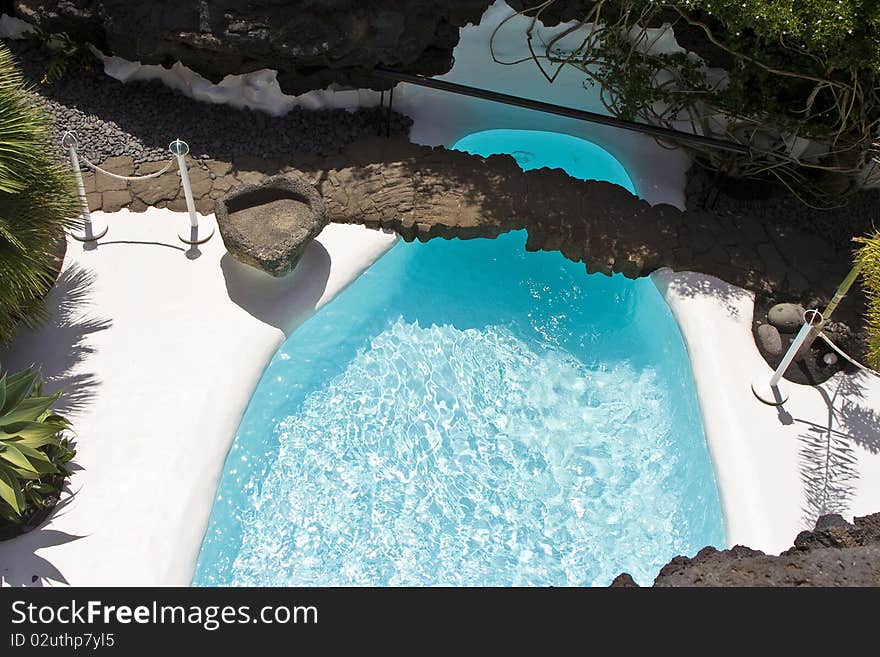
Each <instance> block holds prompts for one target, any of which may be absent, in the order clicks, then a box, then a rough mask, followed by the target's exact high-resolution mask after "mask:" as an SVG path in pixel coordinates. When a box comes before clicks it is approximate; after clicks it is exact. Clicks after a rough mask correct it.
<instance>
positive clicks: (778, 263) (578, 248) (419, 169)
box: [288, 138, 849, 295]
mask: <svg viewBox="0 0 880 657" xmlns="http://www.w3.org/2000/svg"><path fill="white" fill-rule="evenodd" d="M288 170H296V171H298V172H299V173H301V174H302V175H304V176H307V177H309V178H311V179H312V180H313V181H314V182H315V184H316V185H317V186H318V187H319V189H320V191H321V193H322V194H323V196H324V199H325V202H326V204H327V210H328V212H329V214H330V217H331V221H335V222H342V223H361V224H365V225H367V226H372V227H376V228H389V229H393V230H395V231H396V232H398V233H399V234H400V235H401V236H402V237H403V239H405V240H414V239H418V240H422V241H425V240H429V239H432V238H436V237H442V238H453V237H457V238H461V239H470V238H476V237H495V236H497V235H498V234H500V233H504V232H507V231H510V230H518V229H525V230H527V231H528V235H529V238H528V243H527V246H526V248H527V249H529V250H535V251H538V250H556V251H560V252H561V253H562V254H563V255H565V256H566V257H567V258H569V259H570V260H573V261H578V262H583V263H585V265H586V269H587V272H589V273H594V272H602V273H604V274H611V273H615V272H619V273H622V274H623V275H625V276H627V277H629V278H636V277H639V276H645V275H648V274H650V273H651V272H652V271H654V270H655V269H658V268H660V267H671V268H672V269H675V270H692V271H699V272H703V273H707V274H712V275H715V276H718V277H719V278H722V279H724V280H726V281H728V282H730V283H734V284H736V285H740V286H742V287H745V288H747V289H752V290H755V291H769V290H771V289H772V290H775V291H777V292H780V291H786V292H789V293H791V294H794V295H800V294H803V293H806V292H808V291H812V292H814V293H817V292H821V291H824V287H826V286H833V282H828V283H827V285H826V281H825V280H811V276H810V273H811V272H815V271H818V272H823V278H824V277H829V278H830V281H834V280H835V275H836V272H840V273H841V275H843V274H845V272H846V270H847V269H848V262H849V254H840V253H836V252H835V250H834V249H831V248H829V247H828V245H827V244H826V243H825V242H823V241H822V240H821V239H819V238H818V237H816V236H813V235H811V234H808V233H806V232H800V231H797V230H796V229H792V228H791V227H790V226H782V225H776V224H772V223H769V222H767V221H762V220H759V219H754V218H744V217H740V216H719V215H716V214H713V213H710V212H701V211H686V212H682V211H681V210H679V209H677V208H675V207H672V206H669V205H655V206H651V205H650V204H648V203H647V202H645V201H642V200H641V199H639V198H637V197H635V196H633V195H632V194H631V193H630V192H628V191H627V190H625V189H624V188H622V187H619V186H617V185H613V184H611V183H606V182H599V181H584V180H579V179H575V178H572V177H570V176H569V175H567V174H566V173H565V172H563V171H562V170H559V169H552V170H551V169H540V170H534V171H522V170H521V169H520V168H519V167H518V166H517V164H516V162H515V161H514V160H513V158H512V157H510V156H507V155H494V156H491V157H488V158H482V157H479V156H474V155H469V154H466V153H462V152H458V151H451V150H448V149H445V148H431V147H427V146H418V145H415V144H412V143H409V142H408V141H406V140H404V139H395V138H392V139H384V138H375V139H364V140H361V141H359V142H356V143H355V144H352V145H351V146H349V147H348V148H347V149H346V150H345V151H343V152H342V153H340V154H338V155H334V156H330V157H327V158H309V159H308V160H302V161H300V162H291V163H290V165H289V166H288Z"/></svg>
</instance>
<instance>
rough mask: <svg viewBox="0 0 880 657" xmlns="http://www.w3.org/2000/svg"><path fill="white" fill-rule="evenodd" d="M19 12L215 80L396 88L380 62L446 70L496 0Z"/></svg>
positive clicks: (65, 6)
mask: <svg viewBox="0 0 880 657" xmlns="http://www.w3.org/2000/svg"><path fill="white" fill-rule="evenodd" d="M13 4H14V7H15V13H16V14H17V15H18V16H19V17H20V18H23V19H24V20H27V21H29V22H31V23H34V24H36V25H38V26H40V27H42V28H43V29H45V30H47V31H49V32H65V33H67V34H68V35H69V36H71V37H72V38H74V39H75V40H77V41H81V42H90V43H92V44H94V45H95V46H97V47H98V48H100V49H101V50H102V51H104V52H105V53H107V54H113V55H118V56H119V57H123V58H125V59H128V60H131V61H140V62H141V63H142V64H162V65H166V66H170V65H172V64H173V63H174V62H176V61H180V62H182V63H183V64H185V65H186V66H188V67H189V68H191V69H193V70H195V71H197V72H198V73H200V74H201V75H203V76H204V77H206V78H208V79H209V80H211V81H213V82H219V81H220V80H221V79H222V78H223V76H224V75H228V74H240V73H250V72H252V71H255V70H259V69H264V68H270V69H275V70H277V71H278V72H279V73H278V81H279V83H280V85H281V88H282V90H283V91H285V92H286V93H289V94H299V93H303V92H306V91H310V90H312V89H323V88H325V87H327V86H328V85H329V84H331V83H337V84H341V85H346V86H353V87H362V88H367V87H372V88H374V89H381V88H387V87H388V86H389V83H388V82H387V81H386V82H382V81H380V80H377V79H376V78H374V77H373V76H371V75H370V70H372V69H373V68H375V67H377V66H383V67H389V68H394V69H397V70H400V71H404V72H408V73H419V74H422V75H438V74H441V73H446V72H448V71H449V69H450V68H452V61H453V60H452V50H453V49H454V48H455V46H456V44H458V35H459V28H460V27H462V26H463V25H466V24H467V23H469V22H479V20H480V16H481V15H482V14H483V11H484V10H485V9H486V8H487V7H488V6H489V4H491V3H490V0H408V1H407V2H396V1H395V0H374V1H373V2H362V1H361V0H289V1H287V2H279V1H277V0H151V2H131V0H17V1H16V2H14V3H13Z"/></svg>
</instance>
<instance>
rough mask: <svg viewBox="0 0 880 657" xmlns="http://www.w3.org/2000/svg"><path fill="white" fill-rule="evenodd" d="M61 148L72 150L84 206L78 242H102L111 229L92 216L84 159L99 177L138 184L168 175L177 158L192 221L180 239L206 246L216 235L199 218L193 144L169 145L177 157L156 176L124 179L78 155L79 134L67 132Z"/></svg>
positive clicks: (73, 234) (152, 174) (178, 142)
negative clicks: (193, 178)
mask: <svg viewBox="0 0 880 657" xmlns="http://www.w3.org/2000/svg"><path fill="white" fill-rule="evenodd" d="M61 146H62V147H63V148H66V149H67V151H68V155H69V156H70V166H71V167H72V168H73V173H74V176H75V177H76V186H77V191H78V193H79V198H80V205H81V213H82V218H83V230H82V231H73V232H71V235H72V236H73V238H74V239H76V240H79V241H81V242H87V243H92V244H94V243H96V242H97V241H98V240H99V239H101V238H102V237H104V235H106V234H107V230H108V227H107V225H106V224H105V223H104V222H102V221H100V220H98V219H96V218H94V217H92V214H91V212H90V211H89V202H88V198H87V197H86V190H85V184H84V183H83V178H82V169H81V168H80V164H79V163H80V159H81V160H82V161H83V162H84V163H85V164H86V166H88V167H89V168H90V169H92V170H93V171H94V172H95V174H100V175H104V176H108V177H109V178H115V179H116V180H123V181H126V182H137V181H139V180H150V179H152V178H158V177H159V176H161V175H162V174H164V173H167V172H168V171H169V169H171V166H172V165H173V164H174V159H175V158H176V159H177V166H178V169H179V172H180V182H181V184H182V185H183V192H184V197H185V198H186V207H187V210H188V212H189V220H190V225H189V227H188V228H187V229H186V230H183V231H181V232H180V233H178V237H179V238H180V240H181V241H182V242H184V243H186V244H193V245H195V244H202V243H203V242H207V241H208V240H209V239H210V238H211V236H212V235H213V234H214V228H213V226H210V225H205V224H200V223H199V217H198V214H197V213H196V207H195V201H194V200H193V195H192V186H191V185H190V181H189V168H188V167H187V164H186V159H185V156H186V155H187V153H189V145H188V144H187V143H186V142H185V141H182V140H180V139H175V140H174V141H173V142H171V143H170V144H169V145H168V150H169V151H170V152H171V154H172V155H173V156H174V158H172V159H170V160H169V161H168V164H166V165H165V166H164V167H162V168H161V169H160V170H159V171H154V172H152V173H148V174H144V175H142V176H123V175H120V174H118V173H113V172H112V171H107V170H106V169H102V168H101V167H99V166H98V165H97V164H94V163H93V162H91V161H89V159H88V158H87V157H86V156H85V155H82V156H80V154H79V153H78V152H77V149H78V148H79V140H78V139H77V137H76V133H75V132H72V131H70V130H68V131H66V132H65V133H64V134H63V135H62V136H61Z"/></svg>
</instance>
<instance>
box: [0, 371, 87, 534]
mask: <svg viewBox="0 0 880 657" xmlns="http://www.w3.org/2000/svg"><path fill="white" fill-rule="evenodd" d="M58 396H59V395H52V396H48V397H46V396H41V395H40V379H39V375H38V373H37V372H35V371H33V370H23V371H21V372H16V373H15V374H5V375H3V376H2V377H0V520H6V521H8V522H11V523H16V524H18V523H20V522H21V521H22V519H23V517H26V516H27V514H28V512H29V511H34V510H38V509H40V508H43V506H44V505H45V500H44V498H45V496H46V495H49V494H52V493H56V492H57V491H58V489H59V486H60V481H61V480H62V479H63V478H65V477H68V476H70V472H69V470H68V463H69V462H70V460H71V459H72V458H73V457H74V455H75V454H76V452H75V451H73V450H72V449H70V447H69V445H68V442H67V439H66V438H64V437H63V433H64V432H65V431H66V430H68V429H69V428H70V425H69V424H68V422H67V420H65V419H64V418H63V417H61V416H59V415H54V414H52V406H53V404H54V403H55V401H56V400H57V399H58Z"/></svg>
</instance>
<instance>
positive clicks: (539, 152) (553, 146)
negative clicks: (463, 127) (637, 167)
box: [453, 130, 636, 194]
mask: <svg viewBox="0 0 880 657" xmlns="http://www.w3.org/2000/svg"><path fill="white" fill-rule="evenodd" d="M453 148H457V149H459V150H462V151H467V152H468V153H473V154H474V155H482V156H483V157H487V156H489V155H495V154H498V153H507V154H509V155H512V156H513V157H514V159H515V160H516V163H517V164H519V166H520V168H521V169H525V170H529V169H540V168H541V167H550V168H557V169H563V170H564V171H565V172H566V173H568V175H570V176H573V177H575V178H583V179H584V180H606V181H608V182H612V183H614V184H616V185H620V186H621V187H624V188H626V189H628V190H629V191H630V192H632V193H633V194H635V193H636V188H635V186H634V185H633V182H632V180H631V179H630V177H629V174H628V173H627V172H626V169H624V168H623V165H622V164H621V163H620V162H618V160H617V159H616V158H615V157H614V156H613V155H612V154H611V153H609V152H608V151H606V150H605V149H604V148H602V147H601V146H598V145H596V144H594V143H592V142H589V141H585V140H583V139H578V138H577V137H572V136H571V135H564V134H561V133H558V132H545V131H541V130H485V131H484V132H475V133H473V134H471V135H468V136H466V137H463V138H462V139H459V140H458V142H457V143H456V144H455V146H453Z"/></svg>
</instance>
